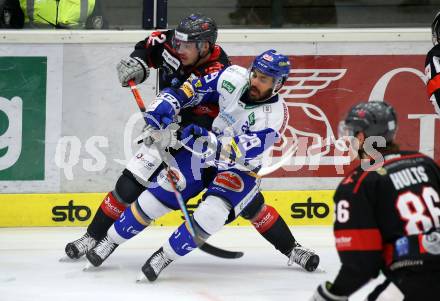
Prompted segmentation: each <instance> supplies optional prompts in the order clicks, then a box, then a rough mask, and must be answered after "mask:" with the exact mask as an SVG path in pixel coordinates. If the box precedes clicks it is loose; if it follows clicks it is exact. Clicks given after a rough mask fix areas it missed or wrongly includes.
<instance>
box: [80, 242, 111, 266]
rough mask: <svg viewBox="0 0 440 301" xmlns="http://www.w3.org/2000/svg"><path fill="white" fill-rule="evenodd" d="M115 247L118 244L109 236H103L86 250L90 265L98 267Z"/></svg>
mask: <svg viewBox="0 0 440 301" xmlns="http://www.w3.org/2000/svg"><path fill="white" fill-rule="evenodd" d="M117 247H118V244H116V243H115V242H114V241H113V240H112V239H111V238H110V237H109V236H105V237H104V238H103V239H101V240H100V241H99V242H98V244H97V245H96V247H94V248H93V249H91V250H90V251H88V252H87V254H86V257H87V259H88V260H89V262H90V263H91V264H92V265H94V266H95V267H98V266H100V265H101V264H102V263H103V262H104V260H106V259H107V257H109V256H110V254H111V253H113V251H114V250H115V249H116V248H117Z"/></svg>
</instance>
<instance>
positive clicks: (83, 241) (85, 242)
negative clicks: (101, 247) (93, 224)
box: [65, 233, 97, 259]
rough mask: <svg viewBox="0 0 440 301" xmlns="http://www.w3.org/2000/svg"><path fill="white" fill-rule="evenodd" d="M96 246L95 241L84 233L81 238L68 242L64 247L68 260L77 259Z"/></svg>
mask: <svg viewBox="0 0 440 301" xmlns="http://www.w3.org/2000/svg"><path fill="white" fill-rule="evenodd" d="M96 244H97V241H96V239H94V238H93V237H91V236H90V235H89V233H86V234H84V235H83V236H82V237H81V238H79V239H77V240H74V241H72V242H69V243H68V244H67V245H66V248H65V252H66V255H67V257H69V258H70V259H79V258H80V257H82V256H83V255H84V254H86V253H87V252H88V251H89V250H91V249H93V248H94V247H95V246H96Z"/></svg>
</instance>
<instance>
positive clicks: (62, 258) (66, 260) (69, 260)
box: [58, 256, 76, 262]
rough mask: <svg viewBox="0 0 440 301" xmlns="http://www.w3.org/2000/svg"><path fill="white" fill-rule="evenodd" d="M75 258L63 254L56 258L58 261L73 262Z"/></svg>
mask: <svg viewBox="0 0 440 301" xmlns="http://www.w3.org/2000/svg"><path fill="white" fill-rule="evenodd" d="M75 261H76V259H72V258H70V257H68V256H63V257H61V258H60V259H58V262H75Z"/></svg>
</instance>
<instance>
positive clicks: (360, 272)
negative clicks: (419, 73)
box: [312, 101, 440, 301]
mask: <svg viewBox="0 0 440 301" xmlns="http://www.w3.org/2000/svg"><path fill="white" fill-rule="evenodd" d="M340 129H342V132H344V133H343V135H344V136H352V137H355V138H357V139H358V141H359V145H360V147H359V151H358V153H359V157H360V158H361V159H363V164H361V166H359V167H357V168H356V169H355V170H353V171H351V172H349V173H348V174H347V175H346V177H345V178H344V179H343V180H342V182H341V183H340V184H339V186H338V188H337V190H336V193H335V196H334V201H335V211H336V215H335V216H336V218H335V224H334V235H335V240H336V248H337V251H338V253H339V257H340V260H341V263H342V266H341V268H340V270H339V273H338V275H337V277H336V279H335V280H334V281H333V283H331V282H326V283H324V284H321V285H320V286H319V287H318V289H317V291H316V292H315V294H314V296H313V297H312V300H315V301H316V300H348V297H349V296H350V295H351V294H352V293H354V292H355V291H356V290H358V289H359V288H361V287H362V286H363V285H364V284H366V283H367V282H369V281H370V280H371V279H373V278H375V277H377V276H378V274H379V272H382V273H383V274H384V276H385V278H386V280H385V282H383V283H382V284H380V285H378V286H377V287H376V288H375V289H374V290H373V292H371V293H370V295H369V296H368V299H367V300H393V301H396V300H439V299H440V297H439V296H440V289H439V283H440V282H439V281H440V228H439V227H440V196H439V193H440V168H439V166H438V165H437V164H436V163H435V162H434V161H433V160H432V159H431V158H429V157H427V156H425V155H423V154H421V153H418V152H414V151H401V150H399V147H398V145H397V144H396V143H395V142H394V136H395V133H396V130H397V119H396V114H395V111H394V109H393V108H392V107H391V106H390V105H388V104H387V103H385V102H381V101H372V102H367V103H360V104H358V105H356V106H354V107H353V108H352V109H351V110H350V111H349V113H348V115H347V117H346V118H345V120H344V121H342V122H341V125H340ZM374 136H376V138H377V137H383V138H384V139H385V141H386V144H385V143H384V144H382V145H385V146H384V147H382V148H379V147H378V146H377V145H374V144H371V143H370V142H371V141H372V140H371V139H375V138H369V137H374ZM385 141H383V142H385ZM367 145H372V146H374V148H375V150H372V149H369V148H368V147H367ZM379 145H380V144H379ZM366 163H367V164H366ZM366 165H369V166H370V167H368V168H367V167H366ZM362 166H364V167H365V168H363V167H362Z"/></svg>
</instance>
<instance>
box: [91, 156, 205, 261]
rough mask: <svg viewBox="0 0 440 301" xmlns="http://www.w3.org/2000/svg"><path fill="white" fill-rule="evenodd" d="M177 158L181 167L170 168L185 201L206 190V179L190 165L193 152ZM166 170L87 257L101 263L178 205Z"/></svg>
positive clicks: (154, 177) (151, 183)
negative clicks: (194, 173)
mask: <svg viewBox="0 0 440 301" xmlns="http://www.w3.org/2000/svg"><path fill="white" fill-rule="evenodd" d="M175 160H176V162H179V163H178V168H177V167H176V168H174V167H171V168H170V170H171V171H170V172H172V173H173V174H174V177H175V178H176V179H177V183H176V187H177V188H178V189H179V191H180V193H181V195H182V198H183V199H184V200H185V202H186V201H187V200H189V199H190V198H191V197H193V196H195V195H197V194H198V193H199V192H200V191H202V190H203V183H202V181H201V179H196V178H195V177H194V176H193V173H192V170H191V168H190V166H191V153H189V152H179V153H177V154H176V155H175ZM175 166H177V165H175ZM181 170H182V171H181ZM167 172H168V171H167V169H165V168H162V169H161V170H160V171H159V172H158V173H157V174H156V175H154V176H153V177H152V179H151V182H150V185H149V187H148V188H147V189H146V190H145V191H144V192H143V193H142V194H141V195H140V196H139V198H138V199H137V200H136V202H134V203H133V204H132V205H131V206H130V207H128V208H127V209H126V210H125V211H124V213H123V214H122V215H121V216H120V217H119V219H118V220H116V221H115V222H114V223H113V225H112V226H111V227H110V228H109V230H108V231H107V235H106V236H105V237H104V238H103V239H101V240H100V241H99V243H98V244H97V246H96V247H95V248H94V249H92V250H90V251H89V252H87V258H88V259H89V261H90V262H91V263H92V264H93V265H94V266H99V265H101V264H102V262H103V261H104V260H105V259H106V258H107V257H108V256H109V255H110V254H111V253H112V252H113V251H114V250H115V249H116V248H117V247H118V246H119V245H120V244H122V243H124V242H125V241H127V240H129V239H131V238H132V237H134V236H135V235H137V234H138V233H140V232H141V231H142V230H144V229H145V228H146V227H148V226H149V225H150V223H151V222H152V221H153V220H154V219H156V218H158V217H160V216H162V215H164V214H166V213H168V212H169V211H171V210H177V209H179V205H178V203H177V200H176V198H175V195H174V190H173V188H172V185H171V183H170V182H169V179H168V177H167Z"/></svg>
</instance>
